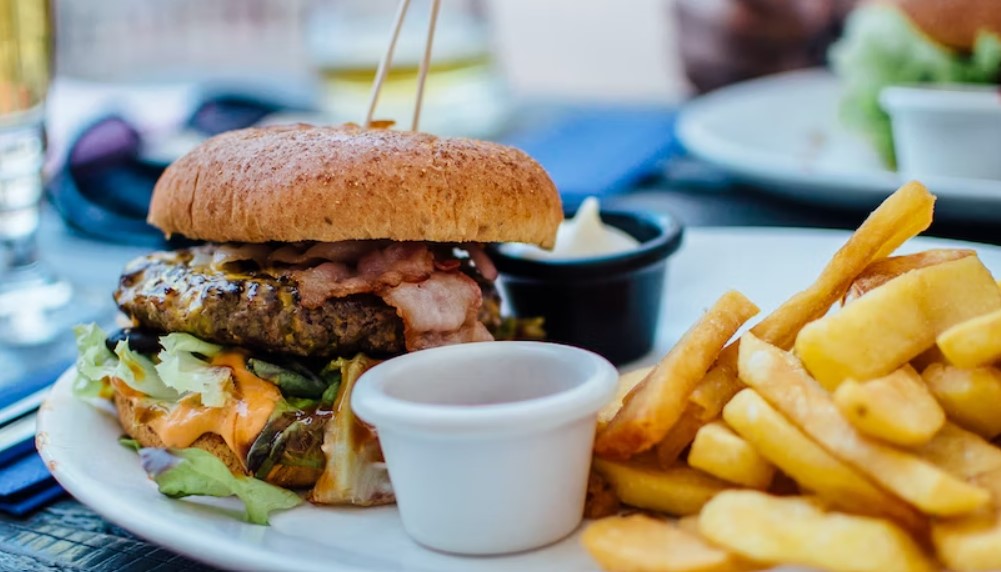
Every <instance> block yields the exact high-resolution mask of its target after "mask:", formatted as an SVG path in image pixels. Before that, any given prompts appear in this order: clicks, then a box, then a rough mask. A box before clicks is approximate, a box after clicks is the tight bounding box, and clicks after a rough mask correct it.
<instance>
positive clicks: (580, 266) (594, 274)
mask: <svg viewBox="0 0 1001 572" xmlns="http://www.w3.org/2000/svg"><path fill="white" fill-rule="evenodd" d="M601 219H602V222H604V223H605V224H608V225H611V226H614V227H616V228H618V229H620V230H623V231H625V232H626V233H628V234H629V235H631V236H632V237H634V238H635V239H637V240H638V241H639V242H640V245H639V247H637V248H636V249H635V250H630V251H628V252H623V253H620V254H612V255H607V256H595V257H589V258H576V259H569V260H532V259H528V258H520V257H517V256H513V255H510V254H505V252H504V250H503V249H502V248H499V247H496V246H495V247H493V248H491V249H490V251H491V252H490V256H491V258H492V259H493V261H494V263H495V264H496V266H497V269H498V270H499V271H500V275H501V280H500V285H501V290H502V292H503V294H504V296H505V300H506V301H507V302H508V304H510V306H511V309H512V310H513V312H514V314H515V315H516V316H526V317H527V316H543V317H544V318H545V320H546V322H545V329H546V334H547V338H548V339H549V340H550V341H554V342H559V343H565V344H570V345H574V346H579V347H582V348H585V349H589V350H592V351H594V352H597V353H599V354H601V355H603V356H605V357H606V358H608V360H609V361H611V362H612V363H615V364H623V363H626V362H629V361H632V360H635V359H637V358H639V357H641V356H643V355H644V354H646V353H647V352H649V351H650V349H651V347H652V346H653V342H654V336H655V334H656V331H657V321H658V319H659V317H660V307H661V301H662V300H663V297H664V292H663V290H664V280H665V277H666V271H667V259H668V257H669V256H670V255H671V254H673V253H674V252H675V251H676V250H678V247H680V246H681V240H682V235H683V232H682V226H681V223H680V222H679V221H678V220H677V219H676V218H674V217H673V216H670V215H666V214H656V215H654V214H649V213H644V212H636V211H625V210H602V211H601Z"/></svg>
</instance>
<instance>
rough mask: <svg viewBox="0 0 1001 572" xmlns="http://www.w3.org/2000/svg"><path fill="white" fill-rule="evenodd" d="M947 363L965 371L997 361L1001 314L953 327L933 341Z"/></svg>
mask: <svg viewBox="0 0 1001 572" xmlns="http://www.w3.org/2000/svg"><path fill="white" fill-rule="evenodd" d="M936 343H938V347H939V349H941V350H942V353H943V354H945V357H946V359H948V360H949V363H951V364H953V365H956V366H959V367H965V368H972V367H979V366H982V365H990V364H992V363H994V362H996V361H998V360H999V359H1001V310H997V311H994V312H991V313H990V314H984V315H983V316H977V317H976V318H973V319H970V320H967V321H965V322H962V323H959V324H956V325H955V326H953V327H951V328H949V329H948V330H946V331H944V332H942V334H941V335H940V336H939V337H938V339H937V340H936Z"/></svg>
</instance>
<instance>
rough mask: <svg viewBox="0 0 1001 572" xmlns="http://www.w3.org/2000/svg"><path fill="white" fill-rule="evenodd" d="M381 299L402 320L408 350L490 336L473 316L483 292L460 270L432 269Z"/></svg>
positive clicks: (478, 307) (487, 338) (479, 339)
mask: <svg viewBox="0 0 1001 572" xmlns="http://www.w3.org/2000/svg"><path fill="white" fill-rule="evenodd" d="M382 299H383V300H385V301H386V303H387V304H389V305H390V306H393V307H394V308H396V313H397V314H398V315H399V316H400V318H401V319H402V320H403V334H404V337H405V339H406V344H407V350H409V351H414V350H421V349H425V348H431V347H436V346H442V345H447V344H457V343H463V342H482V341H489V340H492V339H493V336H491V335H490V332H488V331H487V329H486V327H485V326H484V325H483V324H482V323H480V321H479V320H478V319H477V314H478V313H479V309H480V304H481V303H482V302H483V293H482V291H481V290H480V287H479V285H477V284H476V282H475V281H474V280H473V279H472V278H470V277H468V276H466V275H465V274H463V273H461V272H435V273H434V274H432V275H431V276H430V277H429V278H428V279H427V280H424V281H421V282H404V283H402V284H400V285H399V286H396V287H394V288H390V289H389V290H387V291H386V292H385V293H384V294H383V296H382Z"/></svg>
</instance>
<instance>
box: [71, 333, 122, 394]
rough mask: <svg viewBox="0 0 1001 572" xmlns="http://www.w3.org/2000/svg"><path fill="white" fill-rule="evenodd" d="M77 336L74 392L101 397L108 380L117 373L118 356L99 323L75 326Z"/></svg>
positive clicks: (75, 335) (74, 334)
mask: <svg viewBox="0 0 1001 572" xmlns="http://www.w3.org/2000/svg"><path fill="white" fill-rule="evenodd" d="M73 336H74V337H75V338H76V352H77V358H76V380H75V381H74V382H73V393H75V394H76V396H77V397H81V398H95V397H100V396H101V394H102V393H103V392H104V388H105V385H106V380H107V379H108V377H110V376H111V375H112V374H114V373H115V368H116V367H117V366H118V358H116V357H115V354H113V353H111V351H110V350H108V347H107V346H106V345H105V344H104V340H105V339H106V338H107V337H108V336H107V334H105V333H104V330H102V329H101V327H100V326H98V325H97V324H81V325H79V326H75V327H74V328H73Z"/></svg>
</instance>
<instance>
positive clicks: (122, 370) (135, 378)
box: [113, 340, 180, 401]
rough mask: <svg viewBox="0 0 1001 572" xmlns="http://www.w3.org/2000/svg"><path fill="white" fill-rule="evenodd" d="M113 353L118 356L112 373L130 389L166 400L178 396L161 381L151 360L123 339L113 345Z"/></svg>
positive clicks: (174, 399) (175, 399)
mask: <svg viewBox="0 0 1001 572" xmlns="http://www.w3.org/2000/svg"><path fill="white" fill-rule="evenodd" d="M115 355H116V356H118V364H117V365H116V366H115V371H114V373H113V375H114V376H115V377H117V378H118V379H121V380H122V381H124V382H125V384H126V385H128V386H129V387H131V388H132V389H134V390H136V391H138V392H140V393H145V394H146V395H148V396H150V397H153V398H156V399H163V400H166V401H177V398H178V397H180V395H179V394H178V393H177V391H175V390H174V389H173V388H171V387H168V386H167V385H165V384H164V383H163V380H162V379H160V375H159V374H157V372H156V366H154V365H153V362H152V361H151V360H150V359H149V358H148V357H146V356H144V355H142V354H140V353H139V352H136V351H132V348H130V347H129V343H128V342H126V341H125V340H120V341H119V342H118V345H116V346H115Z"/></svg>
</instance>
